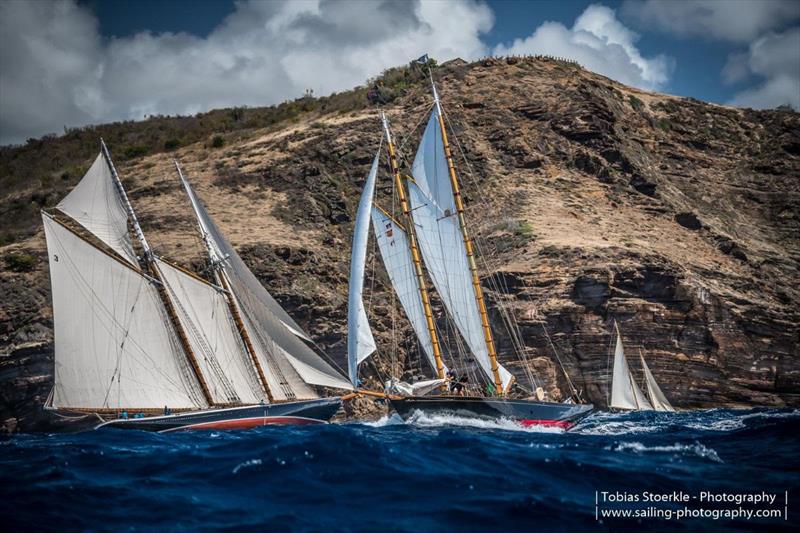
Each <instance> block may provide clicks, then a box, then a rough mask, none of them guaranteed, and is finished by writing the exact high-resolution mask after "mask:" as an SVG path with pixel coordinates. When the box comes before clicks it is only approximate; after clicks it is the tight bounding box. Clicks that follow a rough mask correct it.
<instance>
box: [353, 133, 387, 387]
mask: <svg viewBox="0 0 800 533" xmlns="http://www.w3.org/2000/svg"><path fill="white" fill-rule="evenodd" d="M379 156H380V147H379V148H378V153H377V154H375V159H373V161H372V168H370V171H369V175H368V176H367V181H366V183H365V184H364V191H363V192H362V193H361V200H360V201H359V203H358V212H357V214H356V223H355V230H354V232H353V249H352V252H351V256H350V284H349V293H348V300H347V369H348V373H349V377H350V383H352V384H353V386H357V384H358V364H359V363H360V362H361V361H363V360H364V359H366V358H367V357H369V356H370V354H372V352H374V351H375V339H374V338H373V336H372V330H371V329H370V327H369V320H368V319H367V312H366V310H365V309H364V298H363V294H362V293H363V291H364V268H365V266H366V260H367V243H368V241H369V219H370V211H371V208H372V197H373V195H374V193H375V176H376V175H377V173H378V161H379V159H380V157H379Z"/></svg>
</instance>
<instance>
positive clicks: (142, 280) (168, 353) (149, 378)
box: [42, 140, 352, 431]
mask: <svg viewBox="0 0 800 533" xmlns="http://www.w3.org/2000/svg"><path fill="white" fill-rule="evenodd" d="M176 168H178V171H179V175H180V180H181V183H182V184H183V187H184V189H185V190H186V193H187V194H188V196H189V199H190V201H191V204H192V207H193V209H194V212H195V216H196V218H197V223H198V229H199V231H200V233H201V236H202V238H203V242H204V243H205V245H206V249H207V252H208V259H209V263H210V265H211V269H212V272H213V276H214V283H210V282H208V281H207V280H205V279H203V278H201V277H200V276H198V275H196V274H194V273H192V272H189V271H186V270H184V269H182V268H180V267H178V266H176V265H173V264H171V263H170V262H168V261H166V260H165V259H163V258H161V257H158V256H157V255H156V254H155V253H154V251H153V250H152V248H150V246H149V244H148V242H147V240H146V238H145V235H144V233H143V231H142V228H141V226H140V225H139V222H138V219H137V217H136V214H135V212H134V210H133V207H132V205H131V203H130V202H129V200H128V196H127V194H126V192H125V189H124V188H123V186H122V183H121V181H120V178H119V176H118V174H117V171H116V169H115V168H114V165H113V163H112V161H111V157H110V155H109V153H108V150H107V148H106V146H105V143H103V142H102V140H101V152H100V154H99V155H98V156H97V158H96V159H95V161H94V164H93V165H92V166H91V168H90V169H89V170H88V172H87V173H86V175H85V176H84V177H83V179H82V180H81V181H80V183H78V185H77V186H76V187H75V188H74V189H73V190H72V191H71V192H70V193H69V194H68V195H67V196H66V197H65V198H64V199H63V200H62V201H61V202H60V203H59V204H58V205H57V206H56V207H55V209H53V210H51V211H49V212H45V211H43V212H42V220H43V222H44V229H45V237H46V240H47V250H48V258H49V264H50V279H51V285H52V293H53V321H54V329H55V332H54V333H55V372H54V387H53V391H52V392H51V395H50V397H49V398H48V402H47V405H46V408H47V409H50V410H54V411H58V412H62V413H88V414H95V415H97V416H99V417H101V418H102V419H104V420H108V421H107V422H106V423H104V424H102V425H104V426H114V427H120V428H135V429H145V430H154V431H173V430H178V429H221V428H224V429H233V428H247V427H253V426H258V425H265V424H305V423H315V422H325V421H328V420H330V418H331V417H332V416H333V415H334V413H335V412H336V411H337V410H338V409H339V407H340V405H341V399H340V398H338V397H322V396H321V395H320V393H319V391H318V390H317V389H316V388H315V387H324V388H331V389H344V390H350V389H352V386H351V384H350V382H349V381H347V380H346V379H345V378H344V377H343V376H342V375H341V374H340V373H339V372H338V371H336V370H335V369H334V368H333V367H332V366H331V365H329V364H328V363H327V362H326V361H325V360H324V359H322V358H321V357H320V356H319V355H318V354H317V353H315V352H314V351H313V350H312V349H311V348H309V347H308V346H307V345H306V344H305V340H307V339H308V335H307V334H306V333H305V332H304V331H303V330H302V328H300V326H298V325H297V324H296V323H295V322H294V321H293V320H292V319H291V317H289V315H288V314H287V313H286V312H285V311H284V310H283V309H282V308H281V307H280V305H278V303H277V302H276V301H275V300H274V299H273V298H272V297H271V296H270V295H269V293H268V292H267V291H266V289H264V287H263V286H262V285H261V284H260V283H259V282H258V280H257V279H256V278H255V276H254V275H253V274H252V272H250V270H249V269H248V268H247V267H246V266H245V264H244V262H243V261H242V260H241V258H240V257H239V256H238V254H237V253H236V251H235V250H234V249H233V247H232V246H231V245H230V243H229V242H228V241H227V240H226V239H225V237H224V236H223V235H222V233H221V232H220V231H219V229H218V228H217V227H216V225H215V224H214V222H213V221H212V220H211V217H210V216H209V215H208V213H207V212H206V210H205V208H204V207H203V205H202V204H201V203H200V201H199V200H198V198H197V196H196V195H195V194H194V191H193V190H192V188H191V186H190V185H189V183H188V182H187V181H186V180H185V179H184V177H183V175H182V174H180V168H179V167H177V163H176ZM129 227H130V228H132V229H133V236H134V238H135V239H132V238H131V233H130V231H129ZM134 243H135V244H136V246H135V245H134ZM137 248H138V250H137ZM137 251H139V252H140V254H141V256H140V255H138V254H137ZM159 415H160V416H159Z"/></svg>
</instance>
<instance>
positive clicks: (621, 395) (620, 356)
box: [608, 321, 675, 411]
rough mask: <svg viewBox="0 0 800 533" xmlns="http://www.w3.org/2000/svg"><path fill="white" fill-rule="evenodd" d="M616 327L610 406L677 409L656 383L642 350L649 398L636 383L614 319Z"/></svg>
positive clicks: (649, 409) (616, 407)
mask: <svg viewBox="0 0 800 533" xmlns="http://www.w3.org/2000/svg"><path fill="white" fill-rule="evenodd" d="M614 329H615V330H616V332H617V345H616V347H615V349H614V370H613V372H612V375H611V399H610V401H609V402H608V405H609V407H611V408H613V409H622V410H626V411H653V410H655V411H675V409H674V408H673V407H672V405H671V404H670V403H669V400H667V398H666V396H664V393H663V392H661V388H660V387H659V386H658V383H656V380H655V378H654V377H653V374H652V373H651V372H650V369H649V368H648V366H647V363H645V361H644V356H643V355H642V352H641V351H639V359H640V360H641V362H642V370H644V381H645V385H646V388H647V396H649V400H648V398H647V397H646V396H645V394H644V393H643V392H642V389H641V388H639V386H638V385H637V384H636V380H635V379H634V378H633V374H632V373H631V370H630V368H629V367H628V359H627V358H626V357H625V351H624V350H623V348H622V335H621V334H620V332H619V326H618V325H617V322H616V321H614Z"/></svg>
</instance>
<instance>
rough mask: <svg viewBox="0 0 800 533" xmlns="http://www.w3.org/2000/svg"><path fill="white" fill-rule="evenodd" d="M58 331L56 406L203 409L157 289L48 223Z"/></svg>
mask: <svg viewBox="0 0 800 533" xmlns="http://www.w3.org/2000/svg"><path fill="white" fill-rule="evenodd" d="M42 218H43V221H44V229H45V238H46V240H47V250H48V257H49V262H50V279H51V284H52V291H53V320H54V326H55V353H56V357H55V359H56V365H55V387H54V392H53V406H54V407H56V408H74V409H116V408H120V409H121V408H124V409H161V408H163V407H164V406H165V405H168V406H169V407H170V408H203V407H207V403H206V402H205V400H204V398H203V394H202V391H201V390H200V386H199V384H198V382H197V381H196V379H195V377H194V375H193V374H192V372H191V370H190V369H189V368H188V366H187V365H185V363H184V361H185V358H184V356H183V354H182V352H181V351H180V346H179V344H178V343H177V341H176V340H175V339H174V337H173V334H172V332H171V331H170V329H169V327H168V325H167V324H168V322H167V320H166V318H165V317H164V313H163V307H162V305H161V302H160V299H159V296H158V293H157V291H156V289H155V287H154V285H153V283H152V282H151V281H150V280H149V279H148V278H147V277H145V276H144V275H142V273H141V272H140V271H139V270H138V269H136V268H134V267H133V266H132V265H128V264H127V263H125V262H123V261H120V260H117V259H116V258H115V257H112V256H111V255H109V254H107V253H105V252H103V251H102V250H100V249H98V248H95V247H94V246H93V245H92V244H89V243H88V242H86V241H84V240H83V239H82V238H80V237H78V236H77V235H75V234H74V233H73V232H72V231H71V230H69V229H67V228H66V227H65V226H63V225H62V224H61V223H59V222H57V221H55V220H54V219H53V218H51V217H50V216H48V215H46V214H45V215H43V216H42Z"/></svg>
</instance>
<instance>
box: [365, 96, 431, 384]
mask: <svg viewBox="0 0 800 533" xmlns="http://www.w3.org/2000/svg"><path fill="white" fill-rule="evenodd" d="M381 121H382V122H383V132H384V134H385V135H386V148H387V150H388V152H389V166H390V167H391V171H392V176H393V177H394V184H395V189H397V195H398V196H399V198H400V207H401V209H402V210H403V219H404V221H405V227H406V228H405V229H406V235H408V244H409V247H410V248H411V259H412V262H413V263H414V274H415V275H416V278H417V288H418V289H419V295H420V298H421V299H422V309H423V311H424V313H425V323H426V325H427V326H428V333H430V336H431V346H432V347H433V358H434V360H435V361H436V374H437V375H438V376H439V378H440V379H444V378H445V375H444V363H443V362H442V351H441V347H440V345H439V336H438V335H437V333H436V324H435V323H434V321H433V312H432V311H431V303H430V298H429V297H428V289H427V288H426V286H425V276H424V275H423V273H422V259H421V258H420V255H419V248H417V238H416V235H415V232H414V222H413V220H412V218H411V208H410V207H409V205H408V198H407V197H406V190H405V186H404V185H403V179H402V177H401V176H400V168H399V166H398V164H397V153H396V152H395V149H394V141H393V140H392V132H391V131H389V120H388V119H387V118H386V115H385V114H384V113H383V112H381Z"/></svg>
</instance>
